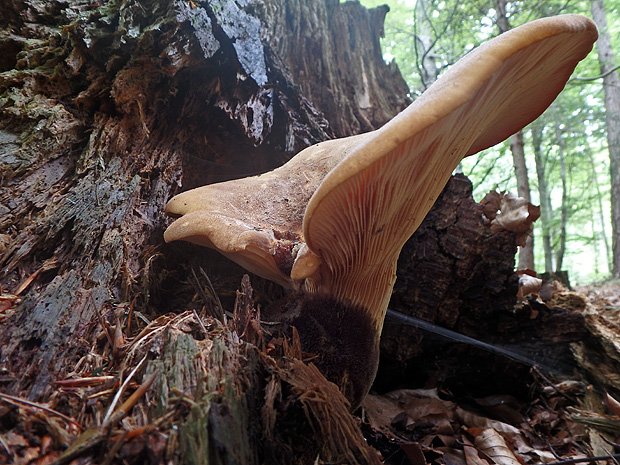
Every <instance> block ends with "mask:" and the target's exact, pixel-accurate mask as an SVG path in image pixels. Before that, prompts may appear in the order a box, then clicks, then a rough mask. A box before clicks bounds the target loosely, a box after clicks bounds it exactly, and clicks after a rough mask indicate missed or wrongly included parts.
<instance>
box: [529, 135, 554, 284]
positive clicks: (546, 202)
mask: <svg viewBox="0 0 620 465" xmlns="http://www.w3.org/2000/svg"><path fill="white" fill-rule="evenodd" d="M543 130H544V125H543V124H542V123H537V124H533V125H532V126H531V128H530V134H531V136H532V146H533V149H534V159H535V161H536V177H537V179H538V197H539V198H540V222H541V229H542V242H543V250H544V255H545V271H546V272H550V271H553V248H552V244H551V218H552V217H553V210H552V207H551V197H550V195H549V186H548V183H547V176H548V174H547V172H546V171H547V170H546V165H547V163H546V161H547V160H546V158H547V157H546V156H544V154H543Z"/></svg>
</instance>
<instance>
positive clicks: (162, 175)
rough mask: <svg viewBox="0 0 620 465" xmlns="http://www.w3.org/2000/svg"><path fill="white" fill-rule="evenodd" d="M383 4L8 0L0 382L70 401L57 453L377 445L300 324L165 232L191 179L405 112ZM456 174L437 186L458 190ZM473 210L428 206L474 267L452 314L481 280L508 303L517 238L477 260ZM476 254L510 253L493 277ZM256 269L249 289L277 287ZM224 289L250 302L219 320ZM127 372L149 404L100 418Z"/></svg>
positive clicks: (307, 451)
mask: <svg viewBox="0 0 620 465" xmlns="http://www.w3.org/2000/svg"><path fill="white" fill-rule="evenodd" d="M386 11H387V10H386V8H378V9H374V10H370V11H368V10H366V9H364V8H363V7H361V5H359V4H358V3H356V2H347V3H342V4H341V3H340V2H338V1H336V0H325V1H321V2H317V1H315V0H296V1H284V0H267V1H264V2H257V3H252V2H240V1H234V0H225V1H219V2H214V1H213V2H206V3H205V2H202V3H198V2H191V1H186V0H150V1H142V2H139V3H137V2H131V1H128V0H127V1H120V2H112V3H107V2H104V3H101V2H95V1H93V2H84V1H78V0H75V1H65V2H56V1H53V2H39V1H35V0H7V1H5V2H3V3H2V4H1V5H0V26H2V30H3V31H4V32H3V33H2V34H1V35H0V50H1V51H2V53H1V54H0V57H2V58H1V60H0V65H1V69H0V150H1V153H2V155H3V156H2V157H0V172H1V173H2V178H1V179H2V184H1V185H0V212H1V213H2V215H0V233H1V234H2V235H1V236H0V239H1V240H0V247H1V249H0V254H1V257H0V260H1V262H2V267H3V268H2V269H3V274H2V277H1V281H0V283H1V286H2V300H0V304H1V305H2V306H0V364H1V367H0V368H1V370H2V371H1V373H2V378H1V379H0V383H1V385H0V387H1V388H2V391H3V392H6V393H10V394H11V395H13V396H18V397H20V398H27V399H30V401H34V402H45V403H46V405H47V406H49V407H51V408H54V409H57V410H61V411H63V412H64V413H65V415H66V414H69V415H71V416H75V420H74V423H71V422H69V423H68V424H67V425H65V426H63V428H57V429H56V430H55V431H57V434H58V437H59V438H61V439H59V440H58V441H57V443H55V444H56V445H57V448H58V449H59V450H61V449H63V448H65V447H67V446H69V444H71V443H72V445H71V447H68V448H67V449H66V451H65V455H64V456H62V457H61V459H62V460H64V461H69V460H72V459H73V458H75V457H81V456H84V457H85V460H87V459H90V460H94V459H93V457H104V456H105V458H106V460H108V459H109V460H110V461H113V459H114V461H115V462H114V463H121V462H123V461H125V462H130V463H135V461H136V460H137V458H140V457H149V460H150V463H164V462H165V463H169V462H172V463H175V462H178V463H180V462H182V461H185V460H189V459H190V458H192V459H193V460H197V461H200V460H202V461H203V462H207V461H208V462H210V463H249V464H251V463H313V462H314V461H315V460H316V458H317V456H319V455H320V456H321V457H322V458H323V459H325V460H329V461H333V462H340V463H377V462H378V459H377V457H376V455H373V451H372V450H370V449H369V448H368V446H367V444H366V443H365V441H364V440H363V438H362V436H361V433H360V430H359V428H358V426H357V424H356V423H355V421H354V419H353V418H352V417H351V415H349V413H348V411H347V408H346V401H345V400H344V398H343V397H342V396H341V395H340V394H339V392H338V391H337V390H336V391H334V390H333V387H334V385H333V384H330V383H327V382H326V381H325V380H324V378H322V377H321V376H320V374H318V372H317V371H316V370H313V368H312V366H308V365H305V364H303V363H301V362H300V361H299V360H298V359H296V358H295V357H301V351H300V350H298V349H299V348H298V347H297V346H296V345H295V341H294V340H293V341H292V342H287V341H275V342H274V343H273V344H272V345H266V344H264V341H261V340H260V338H259V337H258V336H257V335H256V334H254V333H253V332H252V328H254V326H253V325H256V324H257V321H259V317H260V315H259V307H260V306H257V305H255V303H254V300H253V299H254V298H253V297H252V295H251V287H250V286H249V284H248V283H247V282H245V280H244V281H242V276H243V275H244V271H243V270H241V269H240V268H238V267H236V266H234V265H232V264H230V262H228V261H227V260H226V259H225V258H223V257H220V256H219V255H217V254H216V253H214V252H212V251H210V250H208V249H205V248H201V247H197V246H194V245H191V244H172V245H166V244H163V240H162V234H163V230H164V229H165V227H166V225H167V224H168V222H169V219H168V218H166V216H165V215H164V213H163V211H164V206H165V204H166V201H167V200H168V199H169V198H170V197H171V196H172V195H174V194H175V193H177V192H178V191H179V190H180V189H181V188H182V189H184V190H185V189H189V188H192V187H195V186H198V185H203V184H207V183H211V182H215V181H223V180H226V179H231V178H234V177H241V176H246V175H248V174H253V173H257V172H263V171H266V170H268V169H271V168H273V167H275V166H278V165H280V164H282V163H283V162H284V161H286V160H287V159H289V158H290V157H291V156H292V155H293V154H294V153H295V152H297V151H299V150H300V149H302V148H304V147H306V146H308V145H310V144H312V143H314V142H318V141H321V140H324V139H327V138H330V137H334V136H346V135H350V134H353V133H356V132H359V131H362V130H366V129H371V128H376V127H378V126H380V125H382V124H383V123H385V122H386V121H387V120H388V119H389V118H390V117H392V116H394V115H395V114H396V113H397V112H398V111H400V110H401V109H402V108H404V107H405V106H406V104H407V103H408V102H407V100H406V97H405V96H406V94H407V91H408V89H407V86H406V84H405V82H404V81H403V80H402V78H401V77H400V74H399V73H398V70H397V69H396V68H395V67H394V66H393V65H386V64H385V63H384V61H383V58H382V56H381V51H380V48H379V36H380V34H381V32H382V24H383V19H384V16H385V13H386ZM319 109H320V110H319ZM461 187H462V184H461ZM463 191H467V189H464V188H460V189H456V192H457V193H458V196H457V197H458V201H457V200H446V202H445V203H449V204H451V205H458V204H461V203H465V201H464V200H463V198H462V197H463V196H462V195H461V194H462V193H463ZM466 196H469V197H468V198H469V200H467V202H470V203H471V204H473V201H472V200H471V193H470V192H469V193H468V194H467V195H466ZM462 200H463V201H462ZM438 208H441V207H438ZM469 210H470V211H469V213H472V212H473V214H474V217H473V219H472V217H463V218H461V220H460V222H458V224H453V223H450V221H447V222H446V221H445V218H444V217H441V216H440V222H439V223H438V224H434V223H427V227H426V231H427V233H428V234H430V235H433V234H434V233H432V232H431V231H432V230H435V229H437V230H439V231H444V230H446V228H447V229H448V230H449V231H450V232H451V233H452V234H449V235H448V236H444V235H443V234H437V236H436V237H439V236H441V237H445V239H442V242H441V243H440V244H439V243H437V242H433V241H429V242H427V245H424V244H423V245H421V246H420V249H419V250H421V251H422V252H421V253H424V254H425V257H426V258H427V261H426V262H424V263H425V266H427V267H432V264H431V263H432V261H433V259H434V256H433V254H432V253H431V252H432V251H433V250H436V249H437V248H438V247H439V245H440V246H441V247H442V248H444V249H445V250H446V251H447V254H448V256H449V260H450V263H451V264H452V265H451V267H450V268H448V269H446V270H445V271H449V272H450V273H454V275H453V276H452V277H451V278H450V279H452V280H456V281H460V282H464V283H466V284H467V285H466V286H463V289H462V292H461V293H460V294H459V297H458V298H457V299H450V298H448V299H447V301H446V306H445V307H444V308H443V311H442V313H441V319H443V320H448V321H452V322H454V321H455V320H454V318H455V315H456V318H458V315H460V314H459V313H458V309H456V308H453V309H452V310H453V311H455V313H454V314H453V315H450V314H449V311H450V308H449V306H450V305H453V306H454V305H459V304H460V303H461V301H462V300H463V297H464V296H469V298H471V292H477V293H478V297H477V298H476V299H474V300H475V301H476V302H477V304H475V305H474V304H472V305H470V306H469V309H470V310H471V311H475V310H476V309H478V310H479V309H480V308H486V307H484V305H482V304H481V303H488V302H489V301H491V300H493V299H498V300H501V302H502V308H503V307H504V306H505V305H508V306H509V305H510V304H511V303H514V299H515V290H516V289H515V285H516V284H515V283H516V278H515V275H514V272H513V266H512V263H513V262H512V260H513V258H514V240H512V239H510V237H509V236H507V235H505V234H503V233H497V234H496V235H497V236H500V237H501V238H503V240H505V241H506V242H505V243H503V245H504V246H503V247H502V248H501V250H499V249H498V248H496V247H494V246H493V240H496V239H497V238H495V239H489V241H488V242H486V243H485V244H487V246H486V248H485V247H483V250H484V253H487V254H488V257H487V259H485V260H480V259H479V257H478V256H475V255H470V254H465V255H463V254H464V252H463V249H462V248H461V245H462V244H463V242H464V241H465V242H468V241H473V240H475V238H476V237H478V235H477V234H473V235H472V234H471V231H470V230H471V229H476V228H477V227H478V226H475V227H474V226H472V222H475V221H480V214H479V213H480V212H479V210H478V209H476V208H475V207H474V208H472V207H471V205H469ZM449 212H450V213H449V215H448V216H449V217H451V218H453V217H454V215H455V213H454V210H452V209H450V210H449ZM431 221H432V220H431ZM506 237H508V239H506ZM511 240H512V242H510V241H511ZM438 244H439V245H438ZM483 245H484V244H483ZM479 247H481V246H476V247H475V249H476V250H479ZM424 251H426V252H424ZM406 253H407V252H406ZM481 253H482V252H481ZM506 254H507V255H506ZM511 254H512V255H511ZM408 257H409V256H405V258H404V260H408V259H409V258H408ZM507 257H508V258H507ZM463 258H465V259H466V260H464V261H462V262H461V263H459V262H458V260H459V259H463ZM477 262H480V263H490V264H491V265H493V266H494V265H495V264H498V263H499V264H500V265H501V266H497V267H495V268H494V269H493V271H492V272H491V275H492V277H493V279H491V281H490V283H485V282H484V280H485V279H487V278H488V276H487V274H488V273H487V272H486V271H485V270H484V267H481V266H480V265H476V264H477ZM472 266H478V267H477V268H476V272H475V273H472V276H474V277H475V279H473V280H468V279H465V278H466V276H467V275H468V273H470V271H469V267H472ZM201 268H203V269H204V270H206V273H205V274H204V275H203V274H202V272H201ZM192 271H196V273H195V275H194V274H193V273H192ZM205 275H206V276H209V277H210V278H211V281H212V285H211V284H210V282H209V280H208V279H207V278H205ZM239 282H242V287H241V291H240V292H239V293H238V294H236V293H235V291H234V290H235V289H237V287H238V285H239ZM253 282H254V283H255V286H256V288H257V289H260V290H261V291H263V292H261V295H259V296H258V297H257V299H263V300H262V301H261V302H260V303H261V304H263V303H265V300H268V299H270V298H275V297H277V294H278V290H274V289H273V287H270V285H269V284H268V283H265V282H264V281H262V280H259V279H257V278H253ZM402 282H403V283H409V285H410V286H413V283H412V282H410V281H407V280H403V281H402ZM446 282H447V281H446ZM443 285H444V284H442V286H443ZM411 289H414V287H408V288H407V289H406V291H405V292H407V293H408V292H410V290H411ZM422 292H425V294H424V295H423V296H421V297H424V299H423V300H424V302H426V304H428V303H429V302H432V301H433V295H435V293H436V292H441V293H442V294H443V295H444V296H445V294H446V288H444V287H441V288H440V289H439V288H437V289H428V288H426V283H424V282H420V283H418V287H417V288H415V289H414V290H413V294H414V295H416V294H417V295H420V293H422ZM217 296H219V298H217ZM235 301H236V307H235V308H236V309H237V311H243V312H245V314H246V316H244V317H238V313H235V317H234V318H232V321H222V320H225V318H224V317H221V316H220V319H216V318H213V316H209V315H216V314H217V315H221V314H222V310H230V309H232V308H233V307H234V306H235V304H234V302H235ZM479 304H480V307H478V305H479ZM186 310H187V312H186ZM194 311H196V314H198V315H200V317H201V318H198V317H197V316H196V314H195V313H194ZM468 321H470V320H468ZM241 322H245V323H243V324H242V323H241ZM467 325H471V324H470V323H467V324H465V325H464V326H467ZM260 334H262V333H260ZM142 360H144V361H143V362H142ZM138 367H140V368H139V369H138ZM134 369H136V370H137V371H135V372H134ZM132 372H133V373H134V378H133V379H131V380H130V381H131V383H129V391H132V390H134V389H135V388H136V385H139V384H141V385H142V388H143V391H145V393H143V395H146V401H145V402H144V403H143V404H141V405H136V406H134V408H133V410H132V412H131V414H129V415H130V416H127V417H126V418H125V420H124V422H123V423H122V424H121V423H119V421H120V420H119V418H120V417H119V415H121V414H122V415H128V412H126V411H124V410H123V408H125V407H123V408H120V407H119V408H117V409H110V412H114V414H113V415H112V418H114V419H115V420H116V421H115V422H113V424H109V423H107V422H109V421H111V420H107V421H105V420H103V418H104V417H107V415H105V416H104V413H105V412H106V411H107V410H108V408H109V407H110V406H114V405H115V404H114V402H115V401H114V399H113V397H114V394H115V393H117V392H119V389H120V388H119V386H120V385H121V384H122V383H123V381H126V380H127V379H128V378H129V377H130V376H131V373H132ZM101 373H103V374H104V375H105V376H103V377H97V376H93V375H98V374H101ZM90 378H95V379H98V381H96V382H98V383H102V384H101V385H96V386H95V387H92V386H93V384H92V383H93V382H95V381H94V380H93V379H90ZM99 378H104V379H99ZM147 381H148V383H147ZM76 382H79V383H86V386H87V387H81V386H82V384H79V385H75V384H73V383H76ZM106 383H107V384H106ZM135 392H141V391H140V390H135ZM125 397H126V396H125ZM84 399H87V400H84ZM117 407H118V406H117ZM10 412H11V413H12V415H11V416H10V417H9V416H8V414H7V410H4V409H3V410H0V415H2V416H3V426H2V427H3V428H4V427H6V426H5V425H6V423H7V422H9V423H10V424H11V426H14V427H15V428H23V426H20V425H23V424H31V423H27V422H26V423H25V421H26V420H28V421H30V422H35V424H36V426H37V428H34V431H46V430H47V429H48V426H49V425H48V424H47V423H46V422H45V421H43V420H41V419H40V418H39V417H36V418H34V419H33V418H28V419H26V418H24V413H23V410H21V409H13V410H10ZM108 418H109V417H108ZM75 424H77V425H78V426H77V427H76V426H75ZM71 425H74V426H71ZM142 428H143V429H142ZM76 429H77V431H76ZM137 429H140V431H142V433H141V434H142V435H143V436H140V435H139V434H138V433H139V432H137V431H136V430H137ZM130 430H131V432H132V434H134V433H135V434H138V435H137V436H132V437H134V438H135V439H132V440H130V439H127V437H126V436H123V435H124V434H129V432H130ZM80 433H82V434H80ZM110 433H112V434H110ZM116 433H118V434H116ZM116 438H121V439H123V438H125V439H124V440H125V442H123V441H122V440H121V441H120V442H118V443H117V442H115V441H117V439H116ZM38 439H41V438H38ZM39 442H41V441H39ZM113 444H114V445H115V446H116V444H120V446H119V447H120V449H119V450H115V449H114V448H113V447H112V445H113ZM175 444H176V445H177V446H175ZM117 454H118V455H117ZM140 454H142V455H140ZM52 458H58V457H52Z"/></svg>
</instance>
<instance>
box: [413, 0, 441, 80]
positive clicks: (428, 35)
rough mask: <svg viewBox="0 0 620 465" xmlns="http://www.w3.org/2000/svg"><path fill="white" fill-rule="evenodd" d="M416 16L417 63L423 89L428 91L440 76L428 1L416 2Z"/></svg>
mask: <svg viewBox="0 0 620 465" xmlns="http://www.w3.org/2000/svg"><path fill="white" fill-rule="evenodd" d="M414 14H415V22H414V26H415V38H414V40H415V52H416V63H417V64H418V72H419V73H420V80H421V81H422V89H423V90H426V89H427V88H428V87H429V86H430V85H431V84H432V83H433V82H435V81H436V80H437V75H438V74H439V70H438V69H437V64H436V63H435V57H434V56H433V47H434V45H435V44H434V40H433V37H432V32H431V23H430V18H429V17H428V5H427V3H426V1H418V2H416V4H415V9H414Z"/></svg>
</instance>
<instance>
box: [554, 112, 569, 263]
mask: <svg viewBox="0 0 620 465" xmlns="http://www.w3.org/2000/svg"><path fill="white" fill-rule="evenodd" d="M554 111H555V109H554ZM554 116H556V118H555V119H554V124H555V138H556V143H557V145H558V156H559V157H560V179H561V181H562V200H561V202H562V203H561V204H560V234H559V239H558V247H557V253H556V256H555V272H556V273H558V274H559V273H560V272H561V271H562V263H563V262H564V252H565V250H566V223H567V221H568V192H567V188H566V161H565V160H564V152H565V150H564V139H563V138H562V129H561V128H560V123H559V121H558V120H557V115H554Z"/></svg>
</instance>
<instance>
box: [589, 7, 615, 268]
mask: <svg viewBox="0 0 620 465" xmlns="http://www.w3.org/2000/svg"><path fill="white" fill-rule="evenodd" d="M591 9H592V19H594V22H596V24H597V26H598V28H599V39H598V41H597V42H596V50H597V52H598V61H599V65H600V68H601V74H602V75H603V76H604V77H603V90H604V91H605V113H606V121H607V149H608V151H609V169H610V179H611V228H612V232H611V235H612V274H613V275H614V276H615V277H620V78H619V77H618V72H617V71H614V70H613V68H614V66H615V65H614V63H615V60H614V55H613V50H612V48H611V40H610V38H609V33H608V31H607V18H606V15H605V4H604V2H603V0H592V1H591Z"/></svg>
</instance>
